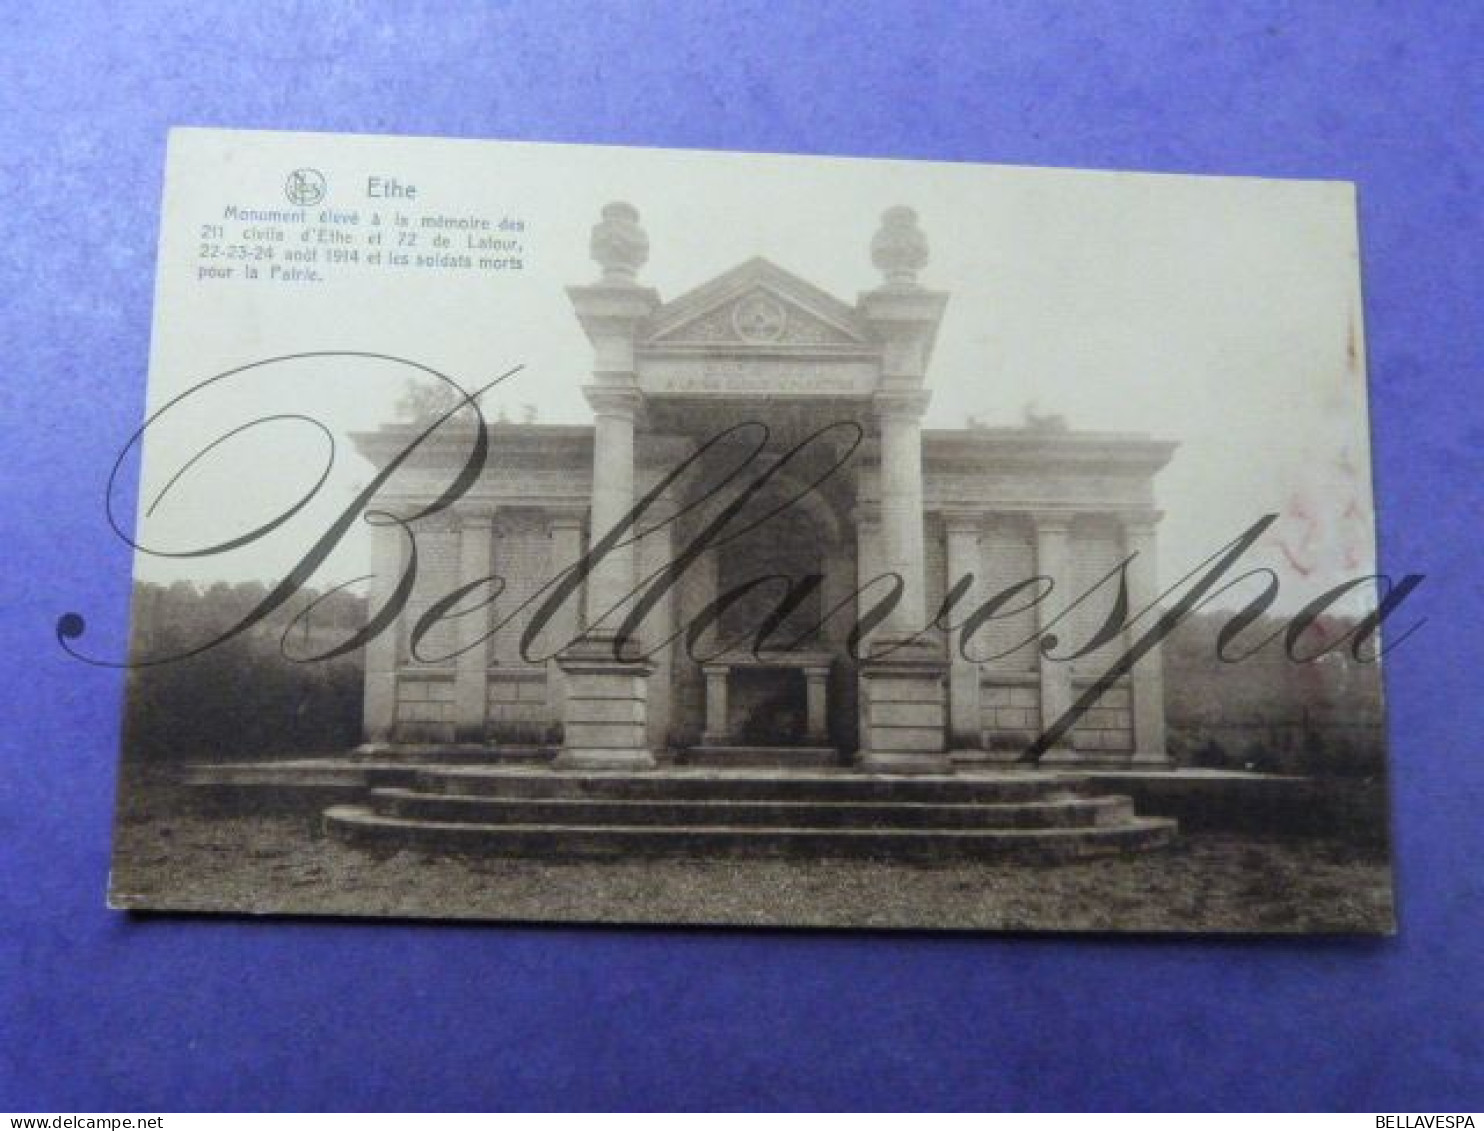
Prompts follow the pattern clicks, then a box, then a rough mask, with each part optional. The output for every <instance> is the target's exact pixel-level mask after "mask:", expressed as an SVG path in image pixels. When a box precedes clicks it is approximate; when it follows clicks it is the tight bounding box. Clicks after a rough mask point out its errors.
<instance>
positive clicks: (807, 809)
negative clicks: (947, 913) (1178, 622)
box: [371, 789, 1134, 829]
mask: <svg viewBox="0 0 1484 1131" xmlns="http://www.w3.org/2000/svg"><path fill="white" fill-rule="evenodd" d="M371 808H372V810H373V811H374V812H376V813H378V814H380V815H383V816H388V817H403V818H408V819H415V820H424V821H445V822H473V823H478V824H488V825H560V826H583V825H585V826H610V825H612V826H630V825H646V826H647V825H668V826H674V827H682V826H687V825H709V826H715V825H737V826H769V827H794V828H796V827H805V828H830V829H835V828H861V829H895V828H903V829H924V828H926V829H933V828H937V829H972V828H980V829H991V828H1000V829H1011V828H1020V829H1024V828H1067V827H1074V826H1075V827H1084V828H1085V827H1091V826H1095V825H1101V826H1107V825H1117V824H1123V823H1126V822H1128V821H1129V820H1131V819H1132V818H1133V816H1134V806H1133V802H1132V801H1131V800H1130V799H1129V798H1126V797H1117V796H1106V797H1076V798H1061V799H1055V800H1050V801H1042V800H1036V801H1013V802H993V803H982V802H975V803H962V802H923V801H854V800H845V801H814V800H803V801H799V800H780V799H777V798H768V799H765V800H757V801H752V800H748V801H739V800H736V799H734V798H727V799H706V798H702V799H686V800H675V799H664V800H661V799H648V798H572V797H489V796H480V795H477V794H432V793H419V792H417V791H415V790H408V789H375V790H372V791H371Z"/></svg>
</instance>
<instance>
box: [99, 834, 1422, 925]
mask: <svg viewBox="0 0 1484 1131" xmlns="http://www.w3.org/2000/svg"><path fill="white" fill-rule="evenodd" d="M151 808H152V809H153V810H154V811H153V812H150V813H136V814H133V815H131V816H129V817H128V818H126V819H124V820H122V821H121V822H120V824H119V826H118V828H117V830H116V833H115V837H116V842H115V847H116V853H115V859H114V872H113V884H112V902H113V904H114V905H115V906H118V907H127V908H154V909H161V910H179V911H213V912H249V913H267V914H330V915H352V916H365V915H369V916H398V917H438V918H472V919H507V920H534V921H546V922H557V921H564V922H624V923H688V924H702V923H710V924H733V925H748V926H763V925H791V926H809V927H845V926H860V927H889V928H899V927H919V928H921V927H929V928H931V927H941V928H979V929H985V928H989V929H1009V930H1053V929H1076V930H1097V931H1225V932H1252V931H1259V932H1298V931H1323V932H1356V931H1360V932H1376V931H1387V930H1390V929H1391V927H1392V922H1393V920H1392V902H1391V885H1390V873H1389V869H1388V867H1387V864H1386V861H1385V858H1384V855H1383V854H1382V853H1381V852H1380V851H1378V850H1376V849H1364V848H1357V847H1353V846H1350V845H1346V844H1344V843H1341V842H1338V841H1334V840H1324V839H1315V838H1296V837H1273V836H1265V837H1257V836H1237V835H1230V834H1217V833H1182V834H1181V835H1180V837H1179V838H1178V840H1177V842H1176V844H1175V845H1174V846H1173V847H1171V848H1167V849H1162V850H1159V851H1156V852H1150V853H1142V854H1134V855H1128V856H1121V857H1113V858H1105V859H1098V860H1089V861H1084V862H1076V863H1067V864H1016V863H962V862H955V863H945V864H944V865H941V866H932V867H924V866H920V865H909V864H901V863H892V862H887V861H872V860H747V861H737V860H642V861H632V862H629V861H625V862H594V861H587V862H579V861H567V862H555V861H548V860H534V859H515V858H461V857H450V856H440V855H434V854H427V853H421V852H412V851H402V852H397V853H395V854H394V855H386V856H377V855H374V854H371V853H368V852H366V851H365V850H363V849H358V848H352V847H349V846H346V845H343V844H340V843H338V842H336V841H335V840H332V839H330V838H328V837H325V836H324V835H322V833H321V831H320V821H319V818H318V816H317V815H299V816H285V815H273V816H257V815H253V816H241V815H234V816H211V815H204V814H199V813H195V814H172V813H162V812H161V811H160V810H159V808H158V807H151Z"/></svg>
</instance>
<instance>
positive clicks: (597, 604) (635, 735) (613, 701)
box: [556, 203, 659, 770]
mask: <svg viewBox="0 0 1484 1131" xmlns="http://www.w3.org/2000/svg"><path fill="white" fill-rule="evenodd" d="M591 250H592V257H593V259H594V260H595V261H596V262H597V263H598V265H599V266H600V267H601V268H602V272H603V273H602V277H601V278H600V279H599V281H598V282H597V283H595V284H593V285H591V286H586V287H570V288H568V291H567V294H568V297H569V298H570V299H571V300H572V305H573V308H574V309H575V310H576V312H577V318H578V321H579V322H581V323H582V328H583V330H584V331H586V333H587V336H588V340H589V341H590V342H591V343H592V346H593V355H594V363H593V383H592V384H590V385H589V386H587V388H586V389H584V390H583V392H584V393H585V394H586V395H587V399H588V403H589V404H591V405H592V407H593V412H594V416H595V421H594V429H593V485H592V497H593V502H592V516H591V540H592V543H593V545H594V546H596V545H597V544H598V543H599V542H601V541H602V539H603V537H604V536H605V535H606V534H608V533H609V532H610V531H612V530H613V529H614V528H615V527H616V526H618V525H619V524H620V523H621V522H622V521H623V519H624V517H625V516H626V515H627V514H628V513H629V511H630V510H632V509H633V506H634V503H635V498H634V428H635V418H636V415H637V414H638V411H639V408H640V404H641V396H640V393H639V386H638V375H637V373H636V370H635V364H634V338H635V335H636V333H637V330H638V326H639V323H640V322H641V321H642V320H643V319H644V318H646V317H647V316H648V315H649V314H650V313H651V312H652V311H653V310H654V309H655V307H656V306H658V305H659V296H658V295H656V294H655V292H654V291H653V290H652V289H650V288H648V287H642V286H640V285H639V284H638V283H637V282H636V281H635V279H636V276H637V273H638V270H639V268H640V267H642V266H643V265H644V262H645V260H646V259H647V258H648V257H649V239H648V237H647V236H646V235H645V234H644V229H643V228H641V227H640V226H639V213H638V212H637V211H636V210H635V209H634V207H633V206H632V205H629V204H623V203H615V204H609V205H607V206H606V207H605V208H604V209H603V218H602V220H600V221H599V223H598V224H597V226H596V227H594V228H593V233H592V244H591ZM634 562H635V554H634V547H633V546H632V545H624V546H619V547H616V548H614V549H612V550H609V551H608V552H607V553H606V554H604V555H603V557H602V558H601V559H600V560H599V561H598V562H597V563H596V564H595V566H594V568H593V571H592V572H591V573H590V574H589V575H588V579H587V632H586V634H585V635H584V638H583V640H582V641H581V642H579V643H578V644H577V645H575V646H574V647H572V648H570V649H568V651H567V652H566V654H564V655H563V656H562V657H561V658H560V659H559V660H558V663H559V664H560V666H561V669H562V673H563V677H564V682H565V685H566V709H565V714H564V717H563V731H564V739H563V745H562V751H561V753H560V754H559V755H558V757H557V762H556V764H557V765H558V766H559V767H563V768H570V769H590V770H647V769H653V768H654V765H655V760H654V755H653V753H651V750H650V745H649V735H648V715H647V707H648V680H649V675H650V673H651V672H652V670H653V668H652V666H651V665H650V664H648V663H646V662H641V661H637V660H632V659H625V658H623V656H622V655H620V654H618V653H617V650H616V649H615V634H616V631H617V629H618V627H619V625H620V624H621V623H622V621H623V614H622V612H621V611H619V612H614V611H613V610H614V607H615V606H617V605H619V604H621V603H623V602H624V600H625V598H627V597H628V595H629V594H630V592H632V590H633V587H634V584H635V581H636V578H635V569H634ZM624 651H625V652H637V651H638V649H625V650H624Z"/></svg>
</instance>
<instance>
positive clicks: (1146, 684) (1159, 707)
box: [1123, 516, 1172, 769]
mask: <svg viewBox="0 0 1484 1131" xmlns="http://www.w3.org/2000/svg"><path fill="white" fill-rule="evenodd" d="M1157 522H1158V516H1139V517H1133V518H1127V519H1125V520H1124V524H1123V545H1124V550H1125V552H1126V553H1128V554H1131V555H1134V558H1133V561H1132V562H1130V563H1129V573H1128V581H1129V603H1130V605H1131V606H1132V611H1133V612H1134V613H1135V614H1140V613H1143V611H1144V610H1145V609H1148V608H1150V607H1151V606H1153V605H1154V604H1155V603H1156V601H1157V600H1158V597H1159V561H1158V550H1159V547H1158V542H1157V538H1156V534H1155V527H1156V524H1157ZM1158 619H1159V612H1158V610H1157V609H1154V610H1153V611H1152V612H1151V613H1150V614H1149V615H1148V616H1145V617H1143V618H1142V619H1141V620H1140V621H1139V627H1138V628H1137V629H1135V630H1133V631H1131V632H1130V633H1129V635H1128V638H1127V639H1126V641H1125V647H1127V646H1128V645H1129V644H1132V643H1133V642H1134V640H1135V639H1136V638H1137V637H1138V636H1140V635H1142V634H1143V633H1144V632H1147V631H1148V630H1149V629H1150V628H1152V627H1153V626H1154V624H1155V623H1156V621H1158ZM1129 678H1130V691H1131V694H1130V700H1131V702H1132V706H1133V724H1134V755H1133V762H1134V763H1135V764H1136V765H1141V766H1145V767H1148V768H1151V769H1161V768H1166V769H1167V768H1169V766H1170V765H1171V764H1172V763H1171V759H1170V755H1169V751H1168V750H1167V749H1166V745H1165V687H1164V660H1163V657H1162V656H1161V655H1160V650H1159V648H1158V647H1154V648H1151V649H1150V650H1149V651H1148V652H1147V653H1145V654H1144V656H1142V657H1141V658H1140V660H1139V662H1138V663H1136V664H1135V665H1134V669H1133V671H1132V672H1131V673H1130V676H1129Z"/></svg>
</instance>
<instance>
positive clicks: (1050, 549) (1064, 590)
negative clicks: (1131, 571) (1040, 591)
mask: <svg viewBox="0 0 1484 1131" xmlns="http://www.w3.org/2000/svg"><path fill="white" fill-rule="evenodd" d="M1035 527H1036V573H1037V574H1039V575H1040V576H1042V577H1049V578H1051V581H1052V584H1053V585H1054V586H1055V588H1053V589H1052V591H1051V594H1050V596H1049V597H1047V599H1046V600H1044V601H1041V602H1039V603H1038V604H1037V605H1036V632H1037V642H1038V645H1039V644H1042V643H1045V640H1046V636H1047V634H1048V633H1053V634H1054V633H1055V632H1056V629H1055V628H1054V627H1052V624H1051V622H1052V621H1053V620H1054V619H1055V618H1056V616H1057V614H1058V612H1060V611H1061V610H1062V609H1064V608H1065V607H1066V602H1067V599H1068V598H1069V596H1071V595H1072V573H1071V567H1072V562H1071V554H1070V553H1069V552H1068V550H1069V545H1070V541H1071V531H1072V520H1071V518H1070V517H1069V516H1067V515H1060V514H1055V515H1048V514H1038V515H1036V516H1035ZM1065 643H1066V642H1065V641H1064V642H1063V649H1062V650H1063V651H1065V650H1066V648H1065ZM1051 650H1052V651H1055V649H1051ZM1036 658H1037V663H1038V665H1039V670H1040V678H1041V730H1042V732H1043V733H1044V732H1045V731H1046V730H1047V728H1049V727H1050V726H1051V725H1052V724H1053V723H1054V722H1056V721H1057V720H1058V719H1060V718H1061V717H1062V716H1063V715H1065V714H1066V713H1067V710H1068V709H1069V708H1070V707H1071V706H1072V665H1071V663H1070V662H1069V661H1067V660H1053V659H1051V658H1050V657H1049V656H1047V655H1046V650H1045V649H1040V648H1038V651H1037V653H1036ZM1041 761H1042V762H1043V763H1056V762H1076V761H1077V754H1076V751H1075V750H1074V749H1073V748H1072V743H1071V736H1070V735H1068V736H1066V737H1064V738H1063V739H1062V740H1061V741H1060V742H1058V743H1057V744H1056V745H1055V746H1053V747H1051V748H1050V749H1049V750H1047V751H1046V752H1045V753H1044V754H1042V755H1041Z"/></svg>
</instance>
